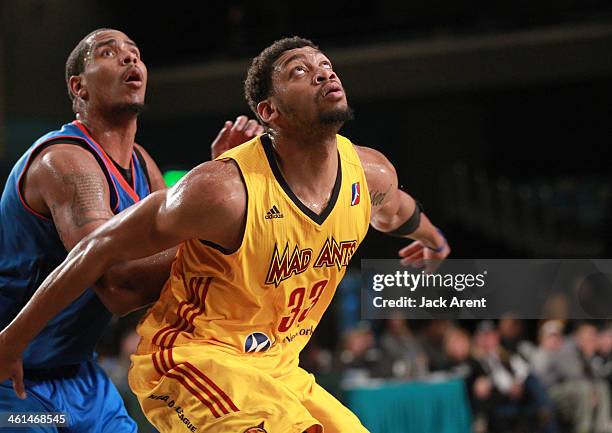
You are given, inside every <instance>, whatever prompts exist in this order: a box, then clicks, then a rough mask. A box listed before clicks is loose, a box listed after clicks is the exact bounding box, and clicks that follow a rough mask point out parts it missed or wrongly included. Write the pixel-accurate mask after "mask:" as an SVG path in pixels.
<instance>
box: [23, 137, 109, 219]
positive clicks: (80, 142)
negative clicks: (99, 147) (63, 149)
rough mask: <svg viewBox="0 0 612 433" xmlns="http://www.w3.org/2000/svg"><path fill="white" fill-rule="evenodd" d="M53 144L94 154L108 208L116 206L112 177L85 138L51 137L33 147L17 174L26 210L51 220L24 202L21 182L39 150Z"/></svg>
mask: <svg viewBox="0 0 612 433" xmlns="http://www.w3.org/2000/svg"><path fill="white" fill-rule="evenodd" d="M53 144H74V145H75V146H79V147H81V148H83V149H85V150H87V151H88V152H89V153H91V154H92V155H93V156H94V158H96V161H97V162H98V165H99V166H100V169H101V170H102V173H104V177H105V178H106V182H107V183H108V192H109V201H110V203H109V204H110V208H111V209H115V208H116V207H117V204H118V203H119V198H118V196H117V191H116V189H115V188H114V183H113V179H112V177H111V175H110V173H108V170H106V166H105V165H104V161H103V160H102V158H101V157H100V155H98V154H97V153H96V152H95V151H94V150H92V149H91V148H90V147H89V145H88V144H87V143H86V142H85V140H83V139H81V138H78V137H57V138H53V139H51V140H49V141H46V142H44V143H41V144H40V145H39V146H38V147H37V148H36V149H34V150H33V151H32V152H31V153H30V156H29V157H28V160H27V161H26V164H25V166H24V168H23V170H22V172H21V174H20V175H19V178H18V180H17V194H18V195H19V199H20V201H21V203H22V204H23V206H24V207H25V208H26V210H27V211H29V212H30V213H32V214H34V215H35V216H37V217H39V218H41V219H43V220H45V221H52V219H51V218H49V217H48V216H45V215H42V214H40V213H38V212H36V211H35V210H34V209H32V207H30V205H29V204H28V203H27V202H26V199H25V194H24V193H23V182H24V180H25V175H26V173H27V172H28V169H29V168H30V165H31V164H32V161H34V159H35V158H36V156H38V154H39V153H40V152H42V151H43V150H44V149H46V148H47V147H49V146H51V145H53Z"/></svg>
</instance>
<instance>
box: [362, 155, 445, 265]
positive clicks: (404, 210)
mask: <svg viewBox="0 0 612 433" xmlns="http://www.w3.org/2000/svg"><path fill="white" fill-rule="evenodd" d="M356 149H357V153H358V154H359V157H360V159H361V163H362V165H363V168H364V171H365V174H366V179H367V182H368V189H369V190H370V199H371V203H372V215H371V221H370V223H371V225H372V227H374V228H375V229H377V230H379V231H381V232H384V233H387V234H390V235H392V236H399V237H405V238H410V239H414V240H415V242H413V243H412V244H410V245H408V246H407V247H404V248H402V249H401V250H400V251H399V255H400V257H401V258H402V264H404V265H413V266H418V267H421V266H422V265H423V260H442V259H444V258H446V257H447V256H448V255H449V254H450V247H449V245H448V243H447V241H446V239H445V238H444V236H443V235H442V233H441V231H440V230H438V229H437V228H436V227H435V226H434V225H433V224H432V223H431V221H430V220H429V218H427V216H426V215H425V213H423V212H422V211H421V209H420V206H419V204H418V203H417V202H416V201H415V200H414V199H413V198H412V197H411V196H410V195H409V194H407V193H406V192H404V191H402V190H400V189H399V188H398V181H397V173H396V171H395V167H393V165H392V164H391V163H390V162H389V160H388V159H387V158H386V157H385V156H384V155H383V154H382V153H380V152H378V151H376V150H374V149H370V148H367V147H360V146H357V147H356ZM429 263H431V262H429Z"/></svg>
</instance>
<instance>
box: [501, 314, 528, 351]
mask: <svg viewBox="0 0 612 433" xmlns="http://www.w3.org/2000/svg"><path fill="white" fill-rule="evenodd" d="M498 328H499V335H500V337H501V345H502V346H503V347H504V349H506V350H508V351H509V352H515V353H519V354H520V355H522V356H524V357H525V358H529V357H530V356H531V354H532V353H533V351H534V350H535V345H534V344H533V343H532V342H531V341H528V340H526V339H525V335H524V323H523V321H522V320H520V319H517V318H516V316H515V315H513V314H511V313H508V314H504V315H503V316H502V317H501V318H500V319H499V323H498Z"/></svg>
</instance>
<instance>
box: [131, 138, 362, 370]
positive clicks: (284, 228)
mask: <svg viewBox="0 0 612 433" xmlns="http://www.w3.org/2000/svg"><path fill="white" fill-rule="evenodd" d="M337 146H338V154H339V167H338V172H337V175H336V183H335V185H334V188H333V192H332V195H331V199H330V201H329V204H328V206H327V208H326V209H325V210H324V211H323V212H322V213H321V214H320V215H317V214H315V213H314V212H312V211H311V210H310V209H308V208H307V207H306V206H304V205H303V204H302V203H301V202H300V201H299V200H298V198H297V197H296V196H295V195H294V194H293V192H292V191H291V190H290V188H289V187H288V185H287V183H286V182H285V180H284V179H283V177H282V174H281V172H280V170H279V168H278V166H277V164H276V160H275V157H274V151H273V147H272V143H271V140H270V139H269V137H268V136H267V135H264V136H262V137H257V138H255V139H253V140H251V141H249V142H247V143H245V144H243V145H241V146H238V147H236V148H234V149H232V150H230V151H228V152H226V153H224V154H223V155H222V156H221V159H233V160H234V161H235V162H236V163H237V164H238V166H239V168H240V171H241V173H242V176H243V179H244V183H245V185H246V190H247V194H248V199H247V216H246V226H245V230H244V236H243V239H242V244H241V245H240V247H239V248H238V250H236V251H234V252H227V251H222V249H221V248H219V247H217V246H215V245H214V244H211V243H209V242H205V241H201V240H198V239H192V240H189V241H187V242H185V243H184V244H183V245H182V246H181V247H180V249H179V252H178V254H177V258H176V260H175V262H174V264H173V267H172V273H171V276H170V279H169V280H168V282H167V284H166V286H165V288H164V290H163V291H162V295H161V297H160V300H159V301H158V302H157V303H156V304H155V305H154V306H153V307H152V308H151V310H150V311H149V312H148V313H147V315H146V316H145V318H144V319H143V321H142V322H141V325H140V327H139V333H140V334H141V336H142V337H143V339H144V340H148V342H150V343H152V345H153V347H155V346H157V347H162V348H168V347H173V346H177V345H184V344H192V343H196V344H202V343H203V344H214V345H217V346H219V347H220V348H223V349H224V350H230V351H231V352H232V353H235V352H236V351H237V352H240V353H261V356H263V354H264V353H265V356H276V355H281V356H282V358H283V359H284V360H286V361H288V362H290V363H291V364H294V363H297V358H298V354H299V352H300V351H301V350H302V348H303V347H304V346H305V345H306V343H307V342H308V340H309V339H310V336H311V335H312V333H313V332H314V330H315V328H316V326H317V324H318V323H319V321H320V320H321V317H322V315H323V313H324V312H325V310H326V309H327V307H328V306H329V304H330V302H331V299H332V297H333V295H334V292H335V290H336V287H337V286H338V283H339V282H340V280H341V279H342V277H343V275H344V272H345V270H346V266H347V265H348V263H349V260H350V258H351V256H352V255H353V254H354V252H355V250H356V249H357V247H358V246H359V244H360V243H361V241H362V240H363V238H364V236H365V235H366V232H367V230H368V226H369V222H370V198H369V194H368V188H367V184H366V178H365V174H364V171H363V168H362V166H361V161H360V160H359V156H358V155H357V153H356V151H355V149H354V147H353V144H352V143H351V142H350V141H349V140H348V139H346V138H345V137H342V136H340V135H338V136H337ZM237 229H239V228H238V227H237Z"/></svg>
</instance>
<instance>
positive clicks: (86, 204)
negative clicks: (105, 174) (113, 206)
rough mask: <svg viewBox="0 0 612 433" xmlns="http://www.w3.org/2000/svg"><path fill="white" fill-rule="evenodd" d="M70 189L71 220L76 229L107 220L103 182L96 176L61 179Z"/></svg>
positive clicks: (75, 176)
mask: <svg viewBox="0 0 612 433" xmlns="http://www.w3.org/2000/svg"><path fill="white" fill-rule="evenodd" d="M63 181H64V184H65V185H69V186H70V187H72V220H73V222H74V224H75V225H76V226H77V227H79V228H80V227H83V226H84V225H86V224H89V223H91V222H93V221H103V220H107V219H109V218H110V217H111V216H112V215H109V211H108V208H107V207H106V203H105V199H104V181H103V180H102V178H100V176H99V175H97V174H91V173H89V174H69V175H66V176H64V177H63Z"/></svg>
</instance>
